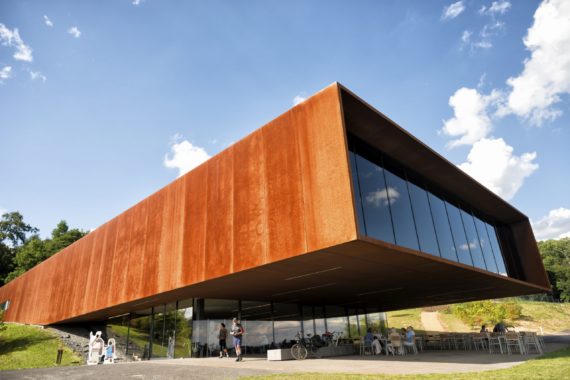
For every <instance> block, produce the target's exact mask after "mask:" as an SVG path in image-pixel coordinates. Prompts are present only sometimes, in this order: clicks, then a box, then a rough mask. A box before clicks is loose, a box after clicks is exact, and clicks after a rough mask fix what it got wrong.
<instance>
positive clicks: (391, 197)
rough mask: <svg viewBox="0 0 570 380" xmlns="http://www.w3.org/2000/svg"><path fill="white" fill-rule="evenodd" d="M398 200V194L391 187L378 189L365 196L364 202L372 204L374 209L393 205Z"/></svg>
mask: <svg viewBox="0 0 570 380" xmlns="http://www.w3.org/2000/svg"><path fill="white" fill-rule="evenodd" d="M398 198H400V193H399V192H398V190H396V189H395V188H393V187H390V186H388V187H387V188H383V189H378V190H376V191H372V192H370V193H368V195H366V201H367V202H368V203H372V204H373V205H374V206H376V207H380V206H387V205H388V204H393V203H394V202H396V201H397V200H398Z"/></svg>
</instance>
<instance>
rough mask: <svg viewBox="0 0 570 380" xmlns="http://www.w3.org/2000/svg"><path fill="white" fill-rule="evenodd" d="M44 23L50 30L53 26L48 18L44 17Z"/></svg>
mask: <svg viewBox="0 0 570 380" xmlns="http://www.w3.org/2000/svg"><path fill="white" fill-rule="evenodd" d="M44 22H45V23H46V25H47V26H49V27H50V28H51V27H52V26H53V22H51V20H50V19H49V17H48V16H46V15H44Z"/></svg>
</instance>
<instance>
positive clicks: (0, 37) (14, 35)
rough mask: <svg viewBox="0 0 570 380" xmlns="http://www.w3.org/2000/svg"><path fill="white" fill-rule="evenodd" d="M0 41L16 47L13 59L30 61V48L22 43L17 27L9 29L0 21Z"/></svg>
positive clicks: (5, 44) (31, 58)
mask: <svg viewBox="0 0 570 380" xmlns="http://www.w3.org/2000/svg"><path fill="white" fill-rule="evenodd" d="M0 42H1V43H2V45H4V46H10V47H14V48H16V51H15V52H14V56H13V57H14V59H15V60H17V61H26V62H32V60H33V57H32V49H31V48H30V47H29V46H28V45H26V44H25V43H24V41H23V40H22V38H21V37H20V33H19V32H18V29H17V28H15V29H14V30H10V29H8V28H7V27H6V25H4V24H2V23H0Z"/></svg>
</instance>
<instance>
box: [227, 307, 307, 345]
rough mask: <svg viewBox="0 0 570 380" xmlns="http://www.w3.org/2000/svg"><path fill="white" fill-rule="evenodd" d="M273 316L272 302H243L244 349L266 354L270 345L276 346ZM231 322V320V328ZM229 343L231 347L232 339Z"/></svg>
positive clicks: (298, 320) (298, 321)
mask: <svg viewBox="0 0 570 380" xmlns="http://www.w3.org/2000/svg"><path fill="white" fill-rule="evenodd" d="M271 318H272V317H271V303H269V302H256V301H242V302H241V324H242V326H243V328H244V330H245V334H244V335H243V338H242V349H245V353H246V354H265V353H266V352H267V349H268V348H269V347H275V343H274V340H273V337H274V335H273V322H272V321H271ZM297 323H299V325H300V323H301V322H300V319H297ZM231 324H232V322H231V320H230V322H229V327H230V328H231ZM229 343H230V344H229V347H230V348H231V347H232V345H233V343H232V342H231V341H230V342H229Z"/></svg>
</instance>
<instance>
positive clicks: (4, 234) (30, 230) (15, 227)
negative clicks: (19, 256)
mask: <svg viewBox="0 0 570 380" xmlns="http://www.w3.org/2000/svg"><path fill="white" fill-rule="evenodd" d="M37 232H38V229H37V228H35V227H32V226H30V225H29V224H28V223H26V222H24V217H23V216H22V214H20V213H19V212H17V211H15V212H7V213H5V214H3V215H2V219H0V241H1V242H4V243H5V242H6V241H8V242H10V243H11V245H12V247H17V246H20V245H22V244H24V243H25V242H26V240H27V236H28V234H35V233H37Z"/></svg>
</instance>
